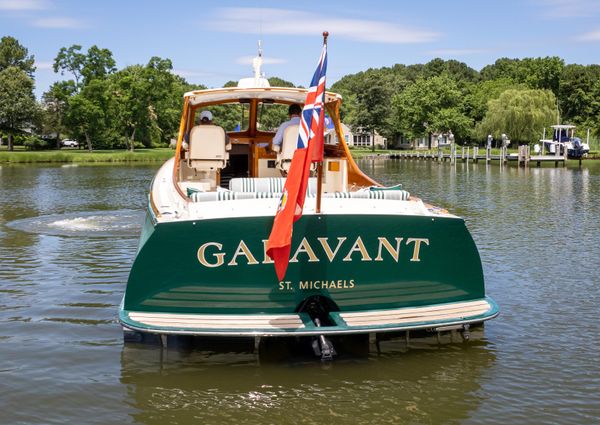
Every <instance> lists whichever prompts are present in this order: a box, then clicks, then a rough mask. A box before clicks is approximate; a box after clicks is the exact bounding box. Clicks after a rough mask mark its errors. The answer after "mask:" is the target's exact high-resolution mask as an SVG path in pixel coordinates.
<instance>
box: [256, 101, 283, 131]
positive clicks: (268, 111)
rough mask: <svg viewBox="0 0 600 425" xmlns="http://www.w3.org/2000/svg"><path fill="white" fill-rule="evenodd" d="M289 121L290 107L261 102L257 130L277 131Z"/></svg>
mask: <svg viewBox="0 0 600 425" xmlns="http://www.w3.org/2000/svg"><path fill="white" fill-rule="evenodd" d="M287 120H288V105H284V104H281V103H279V104H277V103H273V102H261V103H260V104H259V106H258V119H257V128H258V129H260V130H261V131H277V128H279V126H280V125H281V123H283V122H284V121H287Z"/></svg>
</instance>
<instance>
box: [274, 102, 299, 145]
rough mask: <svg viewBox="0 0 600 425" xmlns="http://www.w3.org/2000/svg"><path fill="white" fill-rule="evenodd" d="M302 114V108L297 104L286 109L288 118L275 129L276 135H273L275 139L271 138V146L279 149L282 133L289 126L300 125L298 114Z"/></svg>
mask: <svg viewBox="0 0 600 425" xmlns="http://www.w3.org/2000/svg"><path fill="white" fill-rule="evenodd" d="M301 113H302V107H301V106H300V105H298V104H297V103H292V104H291V105H290V107H289V108H288V116H289V120H288V121H286V122H284V123H281V125H280V126H279V128H278V129H277V133H275V137H273V146H279V147H281V144H282V143H283V132H284V131H285V129H286V128H288V127H289V126H290V125H300V114H301Z"/></svg>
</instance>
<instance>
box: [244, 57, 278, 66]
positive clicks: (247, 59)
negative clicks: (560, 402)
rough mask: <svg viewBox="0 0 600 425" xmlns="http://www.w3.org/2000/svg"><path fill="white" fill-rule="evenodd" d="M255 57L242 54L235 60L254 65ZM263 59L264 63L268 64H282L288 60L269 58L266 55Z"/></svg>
mask: <svg viewBox="0 0 600 425" xmlns="http://www.w3.org/2000/svg"><path fill="white" fill-rule="evenodd" d="M253 59H254V57H253V56H241V57H239V58H237V59H236V60H235V61H236V63H239V64H242V65H252V61H253ZM262 59H263V64H266V65H272V64H280V63H286V62H287V61H286V60H285V59H279V58H268V57H264V56H263V58H262Z"/></svg>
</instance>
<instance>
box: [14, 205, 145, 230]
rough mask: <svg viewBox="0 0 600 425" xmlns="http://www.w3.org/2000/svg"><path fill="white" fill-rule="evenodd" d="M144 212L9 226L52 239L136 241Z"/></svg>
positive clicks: (95, 214)
mask: <svg viewBox="0 0 600 425" xmlns="http://www.w3.org/2000/svg"><path fill="white" fill-rule="evenodd" d="M143 219H144V212H141V211H134V210H117V211H93V212H75V213H67V214H53V215H44V216H40V217H31V218H25V219H20V220H14V221H11V222H9V223H7V226H8V227H10V228H11V229H16V230H21V231H24V232H29V233H36V234H43V235H52V236H81V237H137V236H138V235H139V232H140V229H141V225H142V221H143Z"/></svg>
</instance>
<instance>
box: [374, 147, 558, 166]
mask: <svg viewBox="0 0 600 425" xmlns="http://www.w3.org/2000/svg"><path fill="white" fill-rule="evenodd" d="M385 157H387V158H392V159H414V160H432V161H437V162H446V161H449V162H450V163H451V164H452V163H456V162H469V161H471V162H473V163H477V162H479V161H485V162H486V164H489V163H491V162H497V163H499V164H501V165H503V164H507V163H508V162H517V164H518V165H519V166H523V167H528V166H530V165H531V163H534V164H535V165H536V166H538V167H539V166H541V164H542V162H554V166H555V167H558V166H559V165H562V166H565V165H566V164H567V155H566V153H565V154H564V155H559V154H558V152H556V153H555V154H551V155H531V151H530V147H529V146H519V152H518V153H510V154H509V153H508V151H507V149H506V148H501V149H500V154H495V155H493V154H492V150H491V149H481V148H478V147H477V146H475V147H469V146H463V147H461V149H460V152H459V150H458V149H456V147H455V146H454V145H453V146H452V147H451V148H450V152H447V151H443V150H442V149H437V150H434V151H424V152H406V153H403V152H398V153H393V154H388V155H385Z"/></svg>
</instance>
